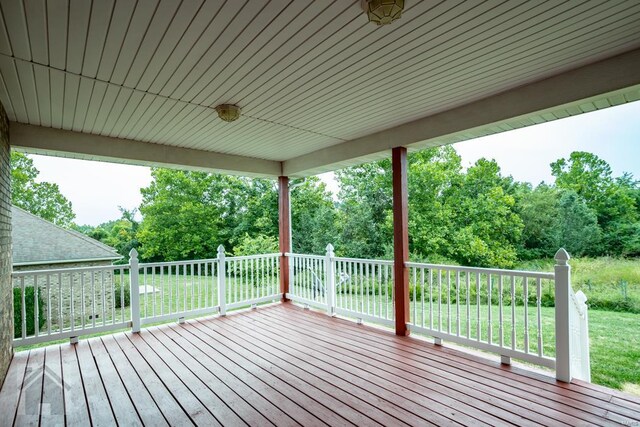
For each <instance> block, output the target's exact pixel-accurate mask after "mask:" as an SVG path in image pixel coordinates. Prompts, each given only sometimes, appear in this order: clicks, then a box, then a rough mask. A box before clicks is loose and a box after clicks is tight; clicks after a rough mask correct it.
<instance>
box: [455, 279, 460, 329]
mask: <svg viewBox="0 0 640 427" xmlns="http://www.w3.org/2000/svg"><path fill="white" fill-rule="evenodd" d="M456 335H458V336H460V272H459V271H456Z"/></svg>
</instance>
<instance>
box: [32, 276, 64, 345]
mask: <svg viewBox="0 0 640 427" xmlns="http://www.w3.org/2000/svg"><path fill="white" fill-rule="evenodd" d="M39 294H40V290H39V289H38V276H35V277H34V280H33V307H34V311H33V315H34V317H35V323H34V325H33V326H34V334H35V336H36V337H37V336H38V335H40V303H39V301H38V299H39V298H38V296H39ZM71 301H72V304H73V289H72V291H71Z"/></svg>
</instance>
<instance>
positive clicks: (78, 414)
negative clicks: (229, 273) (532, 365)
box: [0, 304, 640, 426]
mask: <svg viewBox="0 0 640 427" xmlns="http://www.w3.org/2000/svg"><path fill="white" fill-rule="evenodd" d="M39 408H41V409H42V410H41V411H40V410H39ZM90 422H91V423H92V424H93V425H115V424H116V423H117V424H120V425H137V424H145V425H153V426H156V425H167V424H171V425H181V426H182V425H190V424H197V425H245V424H249V425H259V426H263V425H270V424H275V425H305V426H311V425H326V424H328V425H338V426H344V425H358V426H364V425H385V426H396V425H431V424H433V425H439V426H441V425H459V424H463V425H479V424H483V425H492V426H499V425H512V424H516V425H548V426H556V425H562V424H567V425H611V424H616V423H618V424H622V425H626V426H640V399H638V398H636V397H632V396H629V395H625V394H623V393H620V392H617V391H613V390H609V389H605V388H603V387H599V386H594V385H591V384H586V383H574V384H561V383H556V382H555V380H553V379H551V378H548V377H546V376H543V375H541V374H536V373H533V372H529V371H523V370H522V369H517V368H513V367H511V368H510V367H504V366H500V365H499V364H498V363H494V362H489V361H486V360H485V359H481V358H479V357H477V356H474V355H469V354H466V353H462V352H459V351H457V350H453V349H448V348H444V347H436V346H434V345H431V344H429V343H425V342H423V341H421V340H417V339H415V338H410V337H396V336H395V335H393V334H391V333H387V332H385V331H380V330H377V329H374V328H369V327H365V326H359V325H356V324H355V323H352V322H348V321H345V320H340V319H331V318H329V317H327V316H326V315H324V314H321V313H314V312H310V311H304V310H302V309H300V308H298V307H296V306H293V305H292V304H278V305H274V306H270V307H264V308H259V309H258V310H255V311H251V312H243V313H237V314H231V315H229V316H227V317H226V318H208V319H198V320H193V321H190V322H187V323H185V324H183V325H177V324H171V325H165V326H160V327H153V328H149V329H143V331H142V332H141V333H140V334H138V335H135V334H131V333H120V334H116V335H109V336H104V337H100V338H92V339H89V340H84V341H81V342H80V343H79V344H77V345H75V346H72V345H69V344H64V345H55V346H50V347H46V348H42V349H37V350H32V351H30V352H21V353H17V354H16V355H15V358H14V360H13V362H12V364H11V367H10V370H9V374H8V377H7V379H6V381H5V384H4V386H3V389H2V391H1V392H0V424H1V425H12V424H16V425H27V424H29V425H36V424H43V425H53V424H55V425H61V424H68V425H89V424H90Z"/></svg>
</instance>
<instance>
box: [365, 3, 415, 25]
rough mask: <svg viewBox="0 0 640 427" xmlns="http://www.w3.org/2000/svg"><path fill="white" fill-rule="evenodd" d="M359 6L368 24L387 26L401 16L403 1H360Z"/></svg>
mask: <svg viewBox="0 0 640 427" xmlns="http://www.w3.org/2000/svg"><path fill="white" fill-rule="evenodd" d="M360 5H361V6H362V9H363V10H364V11H365V13H366V14H367V18H368V19H369V22H373V23H375V24H376V25H389V24H391V23H392V22H393V21H395V20H396V19H399V18H400V17H401V16H402V10H403V9H404V0H361V2H360Z"/></svg>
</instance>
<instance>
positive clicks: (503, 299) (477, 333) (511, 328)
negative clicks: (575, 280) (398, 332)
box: [406, 262, 555, 368]
mask: <svg viewBox="0 0 640 427" xmlns="http://www.w3.org/2000/svg"><path fill="white" fill-rule="evenodd" d="M406 266H407V267H408V268H409V277H410V300H411V301H412V302H411V307H410V323H409V329H410V330H412V331H416V332H420V333H424V334H428V335H430V336H433V337H434V338H436V342H439V341H440V340H447V341H451V342H454V343H458V344H462V345H466V346H470V347H473V348H477V349H480V350H484V351H489V352H493V353H497V354H499V355H500V356H502V361H503V363H510V358H511V357H514V358H517V359H520V360H525V361H528V362H531V363H535V364H538V365H541V366H546V367H550V368H554V367H555V359H554V358H553V357H549V355H547V354H546V353H545V351H544V344H545V342H546V341H545V337H548V336H549V335H551V336H552V334H553V330H549V327H547V328H544V327H543V316H542V293H543V289H545V288H546V289H553V280H554V274H553V273H535V272H528V271H512V270H499V269H487V268H471V267H458V266H448V265H437V264H422V263H414V262H409V263H406Z"/></svg>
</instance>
